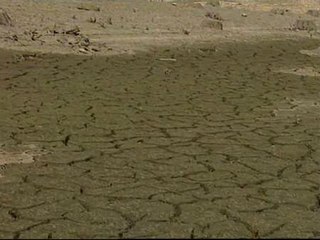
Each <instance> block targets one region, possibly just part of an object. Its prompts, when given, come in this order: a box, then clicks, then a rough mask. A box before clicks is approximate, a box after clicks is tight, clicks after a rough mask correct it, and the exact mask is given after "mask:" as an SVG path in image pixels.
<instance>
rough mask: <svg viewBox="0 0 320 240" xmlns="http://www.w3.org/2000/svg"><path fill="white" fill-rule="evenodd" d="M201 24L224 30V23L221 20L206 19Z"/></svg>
mask: <svg viewBox="0 0 320 240" xmlns="http://www.w3.org/2000/svg"><path fill="white" fill-rule="evenodd" d="M201 26H202V27H206V28H211V29H215V30H223V23H222V22H221V21H219V20H213V19H205V20H203V21H202V23H201Z"/></svg>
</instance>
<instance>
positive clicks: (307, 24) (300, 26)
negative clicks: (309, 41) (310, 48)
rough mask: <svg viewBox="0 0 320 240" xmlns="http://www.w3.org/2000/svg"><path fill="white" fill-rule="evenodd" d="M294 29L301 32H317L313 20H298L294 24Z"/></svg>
mask: <svg viewBox="0 0 320 240" xmlns="http://www.w3.org/2000/svg"><path fill="white" fill-rule="evenodd" d="M292 29H293V30H300V31H316V30H317V26H316V23H315V22H314V21H313V20H307V19H297V20H296V22H295V23H294V24H293V28H292Z"/></svg>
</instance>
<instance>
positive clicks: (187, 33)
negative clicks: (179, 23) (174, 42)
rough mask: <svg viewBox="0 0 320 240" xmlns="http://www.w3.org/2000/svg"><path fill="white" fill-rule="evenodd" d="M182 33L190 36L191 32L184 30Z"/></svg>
mask: <svg viewBox="0 0 320 240" xmlns="http://www.w3.org/2000/svg"><path fill="white" fill-rule="evenodd" d="M182 32H183V33H184V34H185V35H189V34H190V30H188V29H183V30H182Z"/></svg>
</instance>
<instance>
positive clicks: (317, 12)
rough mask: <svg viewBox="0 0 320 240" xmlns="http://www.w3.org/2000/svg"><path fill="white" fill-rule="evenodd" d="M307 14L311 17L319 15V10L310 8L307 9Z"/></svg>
mask: <svg viewBox="0 0 320 240" xmlns="http://www.w3.org/2000/svg"><path fill="white" fill-rule="evenodd" d="M307 14H308V15H310V16H312V17H320V10H315V9H311V10H308V11H307Z"/></svg>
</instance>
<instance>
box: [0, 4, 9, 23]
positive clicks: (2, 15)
mask: <svg viewBox="0 0 320 240" xmlns="http://www.w3.org/2000/svg"><path fill="white" fill-rule="evenodd" d="M0 25H4V26H12V20H11V18H10V16H9V15H8V13H7V12H6V11H5V10H4V9H2V8H0Z"/></svg>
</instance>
